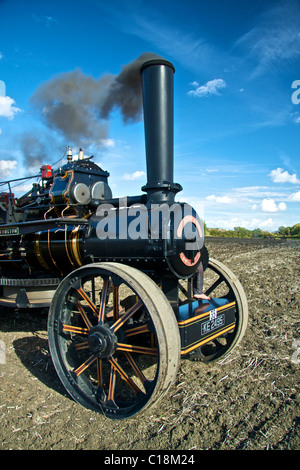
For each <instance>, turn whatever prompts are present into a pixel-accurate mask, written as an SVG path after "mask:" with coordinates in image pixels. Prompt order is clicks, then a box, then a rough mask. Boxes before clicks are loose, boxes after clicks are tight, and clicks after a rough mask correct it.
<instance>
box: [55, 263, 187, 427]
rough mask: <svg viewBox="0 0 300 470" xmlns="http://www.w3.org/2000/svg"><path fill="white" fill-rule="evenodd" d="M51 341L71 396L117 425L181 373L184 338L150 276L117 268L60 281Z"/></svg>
mask: <svg viewBox="0 0 300 470" xmlns="http://www.w3.org/2000/svg"><path fill="white" fill-rule="evenodd" d="M48 341H49V347H50V352H51V356H52V360H53V363H54V366H55V368H56V371H57V373H58V376H59V378H60V380H61V381H62V383H63V385H64V387H65V388H66V390H67V391H68V392H69V394H70V395H71V396H72V397H73V398H74V399H75V400H76V401H77V402H79V403H80V404H81V405H83V406H85V407H86V408H89V409H92V410H93V411H96V412H100V413H103V414H104V415H106V416H108V417H110V418H114V419H124V418H129V417H132V416H134V415H135V414H137V413H139V412H141V411H142V410H145V409H146V408H148V407H149V406H150V405H153V404H154V403H155V402H156V401H157V400H158V399H160V398H161V397H162V396H163V394H164V393H165V392H166V391H167V389H168V388H169V386H170V385H171V383H172V382H173V381H174V380H175V378H176V374H177V370H178V367H179V361H180V337H179V332H178V325H177V322H176V318H175V315H174V312H173V310H172V308H171V306H170V304H169V302H168V301H167V299H166V297H165V296H164V294H163V293H162V291H161V290H160V289H159V287H158V286H157V285H156V284H155V283H154V282H153V281H152V280H151V279H150V278H149V277H148V276H146V275H145V274H144V273H142V272H140V271H138V270H136V269H134V268H132V267H129V266H125V265H121V264H118V263H95V264H89V265H86V266H84V267H82V268H79V269H77V270H75V271H73V272H72V273H71V274H70V275H68V276H67V277H66V278H65V279H64V280H63V281H62V282H61V284H60V285H59V287H58V288H57V291H56V293H55V295H54V297H53V300H52V303H51V307H50V312H49V318H48Z"/></svg>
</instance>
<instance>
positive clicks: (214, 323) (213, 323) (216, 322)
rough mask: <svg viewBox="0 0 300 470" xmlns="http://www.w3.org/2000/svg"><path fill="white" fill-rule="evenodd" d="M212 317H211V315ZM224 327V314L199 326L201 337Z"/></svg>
mask: <svg viewBox="0 0 300 470" xmlns="http://www.w3.org/2000/svg"><path fill="white" fill-rule="evenodd" d="M212 316H213V315H212ZM224 325H225V315H224V313H221V314H219V315H218V316H216V317H215V318H212V319H211V320H208V321H205V322H203V323H202V324H201V335H202V336H203V335H207V334H208V333H210V332H211V331H214V330H217V329H218V328H221V327H222V326H224Z"/></svg>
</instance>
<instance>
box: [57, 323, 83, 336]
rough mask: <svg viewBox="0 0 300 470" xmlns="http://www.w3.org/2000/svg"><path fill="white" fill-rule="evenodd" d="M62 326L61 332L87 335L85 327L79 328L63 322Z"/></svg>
mask: <svg viewBox="0 0 300 470" xmlns="http://www.w3.org/2000/svg"><path fill="white" fill-rule="evenodd" d="M62 327H63V328H62V330H63V332H68V333H76V334H78V335H87V334H88V332H89V330H88V329H87V328H80V327H79V326H73V325H65V324H64V323H63V325H62Z"/></svg>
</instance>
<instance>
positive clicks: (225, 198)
mask: <svg viewBox="0 0 300 470" xmlns="http://www.w3.org/2000/svg"><path fill="white" fill-rule="evenodd" d="M205 199H206V200H207V201H213V202H217V203H219V204H230V203H231V202H232V199H231V198H230V197H228V196H216V195H215V194H211V195H210V196H206V198H205Z"/></svg>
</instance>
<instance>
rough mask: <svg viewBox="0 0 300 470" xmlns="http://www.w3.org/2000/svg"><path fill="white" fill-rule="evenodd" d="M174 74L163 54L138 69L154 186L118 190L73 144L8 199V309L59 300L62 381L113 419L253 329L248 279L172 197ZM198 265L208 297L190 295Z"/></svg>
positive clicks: (53, 333) (4, 292)
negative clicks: (211, 248) (59, 162)
mask: <svg viewBox="0 0 300 470" xmlns="http://www.w3.org/2000/svg"><path fill="white" fill-rule="evenodd" d="M173 74H174V67H173V65H172V64H171V63H170V62H168V61H166V60H164V59H156V60H150V61H148V62H145V63H144V64H143V66H142V67H141V79H142V91H143V105H144V125H145V142H146V159H147V183H146V185H145V186H144V187H143V188H142V190H143V192H144V193H145V194H142V195H140V196H134V197H128V198H123V199H120V200H119V199H117V198H113V197H112V193H111V190H110V187H109V184H108V177H109V174H108V173H107V172H106V171H103V170H102V169H101V168H100V167H99V166H98V165H96V164H95V163H94V162H93V161H92V158H83V157H82V155H81V152H80V153H79V157H78V159H77V160H73V158H72V155H71V152H70V151H69V152H68V162H67V164H65V165H64V166H62V167H61V168H59V169H58V170H55V171H53V170H52V168H51V167H48V166H44V167H42V169H41V175H40V179H39V182H38V183H35V184H33V186H32V189H31V190H30V191H29V192H28V193H27V194H25V195H24V196H22V197H20V198H18V199H15V198H14V195H13V194H12V192H11V191H9V192H7V193H2V194H1V195H0V220H1V225H0V250H1V251H0V266H1V277H0V289H1V291H0V305H1V306H2V307H13V308H32V309H33V308H43V307H47V306H48V307H49V305H50V310H49V315H48V340H49V347H50V352H51V356H52V360H53V363H54V366H55V369H56V371H57V373H58V376H59V378H60V380H61V381H62V383H63V385H64V387H65V388H66V390H67V391H68V392H69V394H70V395H71V396H72V397H73V398H74V399H75V400H76V401H77V402H79V403H80V404H82V405H83V406H85V407H87V408H89V409H92V410H94V411H97V412H100V413H103V414H104V415H106V416H108V417H110V418H115V419H123V418H128V417H132V416H134V415H135V414H137V413H139V412H141V411H143V410H145V409H146V408H148V407H149V406H150V405H152V404H154V403H155V402H157V400H158V399H160V398H161V397H162V396H163V394H164V393H165V392H166V391H167V390H168V388H169V386H170V385H171V384H172V382H173V381H174V380H175V378H176V374H177V370H178V367H179V362H180V359H181V358H189V359H197V360H201V361H204V362H209V361H213V360H215V359H217V358H220V357H221V356H223V355H225V354H228V353H229V352H230V351H231V350H232V348H234V347H235V346H236V345H237V343H238V342H239V341H240V339H241V338H242V336H243V334H244V332H245V329H246V323H247V301H246V298H245V294H244V291H243V288H242V286H241V284H240V283H239V281H238V280H237V278H236V277H235V276H234V274H233V273H232V272H230V271H229V270H228V268H226V267H225V266H224V265H223V264H221V263H220V262H218V261H216V260H213V259H209V257H208V253H207V250H206V247H205V245H204V236H203V228H202V225H201V221H200V220H199V217H198V216H197V214H196V213H195V211H194V210H193V209H192V208H191V207H190V206H188V205H186V204H182V203H175V202H174V199H175V194H176V193H177V192H178V191H180V189H181V186H180V185H179V184H176V183H174V182H173ZM162 209H164V210H162ZM133 228H135V230H133ZM200 263H202V266H203V268H204V270H205V293H206V294H207V295H208V296H210V300H200V301H195V299H193V295H192V280H193V276H194V275H195V273H196V272H197V269H198V266H199V264H200Z"/></svg>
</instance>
